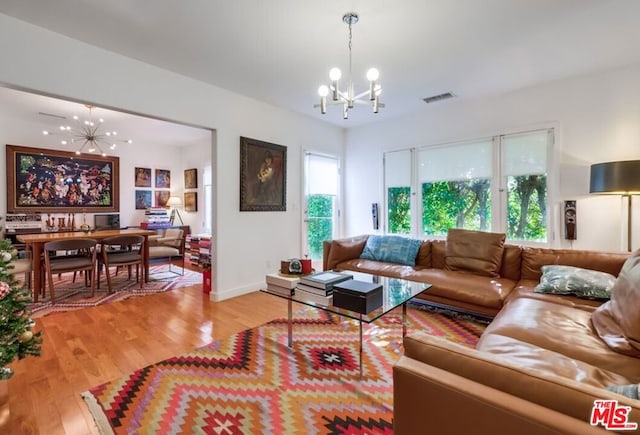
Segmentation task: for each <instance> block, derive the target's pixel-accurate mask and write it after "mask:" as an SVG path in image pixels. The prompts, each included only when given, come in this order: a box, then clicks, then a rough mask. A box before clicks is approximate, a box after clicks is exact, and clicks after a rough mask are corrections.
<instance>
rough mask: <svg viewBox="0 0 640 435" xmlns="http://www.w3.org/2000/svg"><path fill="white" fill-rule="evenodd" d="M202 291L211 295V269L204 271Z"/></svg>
mask: <svg viewBox="0 0 640 435" xmlns="http://www.w3.org/2000/svg"><path fill="white" fill-rule="evenodd" d="M202 291H203V292H204V293H211V269H205V270H204V271H202Z"/></svg>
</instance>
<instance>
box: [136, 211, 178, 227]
mask: <svg viewBox="0 0 640 435" xmlns="http://www.w3.org/2000/svg"><path fill="white" fill-rule="evenodd" d="M140 226H141V227H142V228H164V227H170V226H171V217H170V216H169V213H168V212H167V209H166V208H162V207H151V208H148V209H147V210H146V211H145V212H144V222H140Z"/></svg>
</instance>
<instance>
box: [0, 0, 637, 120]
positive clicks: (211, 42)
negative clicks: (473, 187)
mask: <svg viewBox="0 0 640 435" xmlns="http://www.w3.org/2000/svg"><path fill="white" fill-rule="evenodd" d="M351 10H352V11H356V12H358V13H359V15H360V22H359V23H358V24H356V25H355V26H354V28H353V73H354V82H355V85H356V91H359V90H361V89H362V90H364V89H365V86H366V80H365V78H364V75H365V72H366V70H367V69H368V68H369V67H371V66H376V67H377V68H378V69H379V70H380V74H381V75H380V82H381V83H382V84H383V86H384V92H383V94H382V96H381V97H382V100H383V102H384V103H385V104H386V106H387V107H386V108H385V109H382V110H381V112H380V113H379V114H377V115H376V114H372V113H370V108H367V107H365V106H362V107H360V106H358V107H357V108H356V109H354V110H353V112H351V114H350V119H349V120H346V121H345V120H343V119H342V116H341V112H340V109H339V108H337V107H330V108H329V112H328V113H327V114H326V115H324V116H322V115H320V114H319V113H318V109H313V104H314V103H316V102H317V99H318V97H317V93H316V92H317V88H318V86H319V85H320V84H323V83H326V80H327V79H328V71H329V69H330V68H331V67H333V66H339V67H341V69H342V70H343V72H344V71H346V70H347V69H348V57H347V26H346V25H345V24H343V23H342V15H343V14H344V13H345V12H347V11H351ZM0 13H4V14H7V15H10V16H13V17H15V18H18V19H21V20H24V21H27V22H30V23H33V24H35V25H38V26H41V27H44V28H47V29H50V30H53V31H55V32H58V33H61V34H64V35H67V36H69V37H72V38H75V39H78V40H82V41H85V42H87V43H89V44H92V45H96V46H99V47H102V48H104V49H107V50H110V51H113V52H117V53H120V54H123V55H125V56H128V57H132V58H135V59H139V60H141V61H144V62H147V63H150V64H153V65H157V66H159V67H162V68H165V69H168V70H171V71H174V72H177V73H181V74H183V75H186V76H190V77H193V78H195V79H198V80H202V81H204V82H208V83H211V84H214V85H217V86H220V87H223V88H226V89H229V90H232V91H235V92H237V93H240V94H244V95H248V96H250V97H254V98H256V99H259V100H263V101H266V102H269V103H272V104H274V105H277V106H281V107H284V108H287V109H290V110H293V111H296V112H300V113H304V114H308V115H310V116H316V117H318V118H320V119H323V120H325V121H327V122H333V123H336V124H337V125H340V126H343V127H345V128H348V127H352V126H356V125H363V124H366V123H370V122H376V121H378V120H382V119H391V118H395V117H401V116H406V115H408V114H410V113H415V112H417V111H420V110H424V109H425V107H426V106H425V103H424V102H423V101H422V98H424V97H428V96H431V95H435V94H440V93H443V92H452V93H454V94H455V95H456V96H457V97H456V98H458V99H463V98H474V97H478V96H484V95H490V94H497V93H503V92H507V91H510V90H514V89H518V88H522V87H526V86H531V85H535V84H538V83H543V82H547V81H551V80H556V79H562V78H566V77H571V76H576V75H582V74H588V73H592V72H596V71H600V70H604V69H609V68H613V67H618V66H623V65H629V64H635V63H640V25H638V20H639V19H640V1H638V0H396V1H391V0H349V1H345V0H324V1H318V0H316V1H313V0H307V1H300V0H270V1H260V0H234V1H229V0H226V1H223V0H190V1H185V2H176V1H175V0H153V1H151V0H137V1H130V0H102V1H97V0H83V1H80V2H79V1H77V0H56V1H51V0H29V1H24V0H0ZM436 104H446V103H445V102H441V103H436ZM38 111H40V109H38Z"/></svg>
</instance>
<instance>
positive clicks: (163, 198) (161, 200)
mask: <svg viewBox="0 0 640 435" xmlns="http://www.w3.org/2000/svg"><path fill="white" fill-rule="evenodd" d="M169 196H171V192H170V191H168V190H156V192H155V197H156V204H155V207H164V208H169V205H168V204H167V203H168V202H169Z"/></svg>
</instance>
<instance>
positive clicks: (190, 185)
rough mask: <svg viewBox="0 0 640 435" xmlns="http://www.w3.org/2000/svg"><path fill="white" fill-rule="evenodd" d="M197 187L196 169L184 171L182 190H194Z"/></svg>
mask: <svg viewBox="0 0 640 435" xmlns="http://www.w3.org/2000/svg"><path fill="white" fill-rule="evenodd" d="M197 187H198V169H196V168H193V169H185V170H184V188H185V189H196V188H197Z"/></svg>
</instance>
